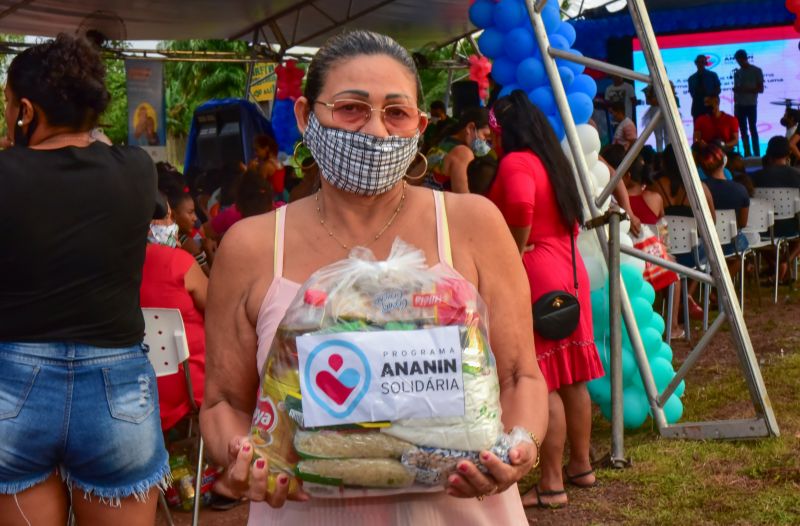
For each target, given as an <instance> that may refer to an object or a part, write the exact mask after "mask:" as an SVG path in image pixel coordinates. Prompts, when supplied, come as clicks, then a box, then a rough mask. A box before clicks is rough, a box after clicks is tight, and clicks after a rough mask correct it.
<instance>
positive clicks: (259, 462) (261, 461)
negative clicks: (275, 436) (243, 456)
mask: <svg viewBox="0 0 800 526" xmlns="http://www.w3.org/2000/svg"><path fill="white" fill-rule="evenodd" d="M266 466H267V461H266V460H264V459H263V458H260V459H258V460H256V468H258V469H264V468H265V467H266Z"/></svg>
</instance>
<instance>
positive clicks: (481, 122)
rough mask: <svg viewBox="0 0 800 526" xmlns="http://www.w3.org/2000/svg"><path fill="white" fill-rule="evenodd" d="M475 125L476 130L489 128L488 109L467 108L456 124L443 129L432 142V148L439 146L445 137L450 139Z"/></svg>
mask: <svg viewBox="0 0 800 526" xmlns="http://www.w3.org/2000/svg"><path fill="white" fill-rule="evenodd" d="M472 123H474V124H475V128H478V129H480V128H486V127H487V126H489V111H488V110H487V109H486V108H477V107H473V108H466V109H464V110H463V111H462V112H461V115H459V116H458V119H456V121H455V122H453V123H451V124H449V125H448V126H445V127H444V128H442V130H441V131H440V132H439V133H437V134H436V136H435V137H434V138H433V140H431V146H432V147H433V146H437V145H438V144H439V143H440V142H442V141H443V140H444V138H445V137H450V136H451V135H455V134H456V133H458V132H460V131H461V130H463V129H464V128H466V127H467V126H469V125H470V124H472Z"/></svg>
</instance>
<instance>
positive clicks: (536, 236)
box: [489, 91, 604, 508]
mask: <svg viewBox="0 0 800 526" xmlns="http://www.w3.org/2000/svg"><path fill="white" fill-rule="evenodd" d="M490 126H491V127H492V131H493V140H494V145H495V149H496V150H497V153H498V155H499V156H500V165H499V167H498V171H497V176H496V178H495V181H494V183H493V185H492V188H491V190H490V192H489V198H490V199H491V200H492V201H493V202H494V203H495V204H496V205H497V206H498V208H500V210H501V211H502V213H503V216H504V217H505V219H506V222H507V223H508V225H509V228H510V229H511V233H512V235H513V236H514V239H515V240H516V241H517V244H518V245H519V249H520V254H521V255H522V260H523V263H524V264H525V269H526V270H527V273H528V281H529V282H530V287H531V300H532V301H533V303H535V302H536V300H538V299H539V298H540V297H541V296H542V295H544V294H546V293H548V292H551V291H554V290H563V291H566V292H569V293H570V294H574V295H575V296H577V298H578V302H579V303H580V321H579V323H578V327H577V328H576V329H575V331H574V332H573V333H572V334H571V335H570V336H568V337H567V338H565V339H563V340H558V341H555V340H548V339H545V338H544V337H543V336H542V335H540V334H539V333H538V332H537V331H536V329H535V327H534V339H535V344H536V355H537V360H538V362H539V367H540V368H541V370H542V373H543V375H544V377H545V379H546V380H547V385H548V388H549V390H550V396H549V399H548V400H549V409H550V425H549V427H548V430H547V436H546V437H545V440H544V443H543V444H542V475H541V479H540V481H539V484H538V485H537V486H536V487H535V488H534V489H533V490H531V492H530V493H529V494H528V495H526V496H525V497H524V498H523V503H524V504H526V505H537V506H539V507H545V508H552V507H563V506H564V505H566V503H567V495H566V493H565V491H564V479H565V478H566V481H567V482H568V483H571V484H573V485H575V486H580V487H589V486H592V485H594V483H595V477H594V472H593V471H592V466H591V464H590V459H589V441H590V438H591V402H590V399H589V393H588V391H587V390H586V382H588V381H589V380H592V379H594V378H599V377H601V376H603V374H604V372H603V366H602V364H601V363H600V358H599V357H598V355H597V348H596V347H595V344H594V335H593V332H592V313H591V300H590V296H589V277H588V275H587V273H586V269H585V267H584V266H583V260H582V259H581V257H580V254H579V253H578V252H577V247H576V248H575V250H576V255H575V265H576V269H577V277H578V289H577V291H576V290H575V283H574V280H573V266H572V264H573V263H572V261H573V259H572V241H573V240H572V239H571V236H573V237H574V236H576V235H577V233H578V227H579V225H580V222H581V213H582V204H581V201H580V195H579V194H578V189H577V186H576V183H575V178H574V177H573V174H572V171H571V169H570V166H569V162H568V161H567V158H566V157H565V155H564V153H563V151H562V149H561V145H560V144H559V142H558V139H557V138H556V135H555V133H554V132H553V129H552V127H551V125H550V123H549V122H548V120H547V118H546V117H545V116H544V114H543V113H542V112H541V111H540V110H539V109H538V108H536V107H535V106H534V105H533V104H532V103H531V102H530V101H529V100H528V97H527V95H526V94H525V93H524V92H522V91H514V92H513V93H512V94H511V95H509V96H508V97H504V98H501V99H499V100H498V101H497V102H496V103H495V105H494V108H493V110H492V113H491V115H490ZM567 438H569V443H570V458H569V462H568V463H567V465H566V466H565V467H564V468H563V469H562V457H563V453H564V444H565V441H566V439H567Z"/></svg>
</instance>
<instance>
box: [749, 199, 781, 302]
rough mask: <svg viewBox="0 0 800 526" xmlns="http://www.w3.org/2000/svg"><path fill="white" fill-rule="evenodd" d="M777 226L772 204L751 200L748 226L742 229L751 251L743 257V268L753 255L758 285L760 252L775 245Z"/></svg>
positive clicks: (759, 294)
mask: <svg viewBox="0 0 800 526" xmlns="http://www.w3.org/2000/svg"><path fill="white" fill-rule="evenodd" d="M774 226H775V210H774V208H773V206H772V203H771V202H769V201H767V200H766V199H759V198H756V197H754V198H752V199H750V212H749V215H748V218H747V226H746V227H744V228H743V229H742V232H743V233H744V234H745V236H746V237H747V241H748V243H749V245H750V246H749V249H748V251H747V252H746V254H743V256H742V268H744V262H745V260H746V257H747V255H750V254H752V255H753V261H754V263H755V279H756V284H757V285H758V278H759V276H760V275H761V254H760V252H761V251H762V250H763V249H765V248H768V247H772V246H773V245H774V244H775V233H774V230H773V227H774ZM760 290H761V287H758V286H757V287H756V297H757V298H758V304H759V305H761V292H760Z"/></svg>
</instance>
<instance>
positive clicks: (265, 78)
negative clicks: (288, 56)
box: [250, 62, 277, 102]
mask: <svg viewBox="0 0 800 526" xmlns="http://www.w3.org/2000/svg"><path fill="white" fill-rule="evenodd" d="M276 65H277V64H275V63H274V62H259V63H257V64H253V78H252V80H251V81H250V96H251V97H252V98H253V100H255V101H256V102H267V101H270V100H273V99H274V98H275V78H276V77H275V66H276Z"/></svg>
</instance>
